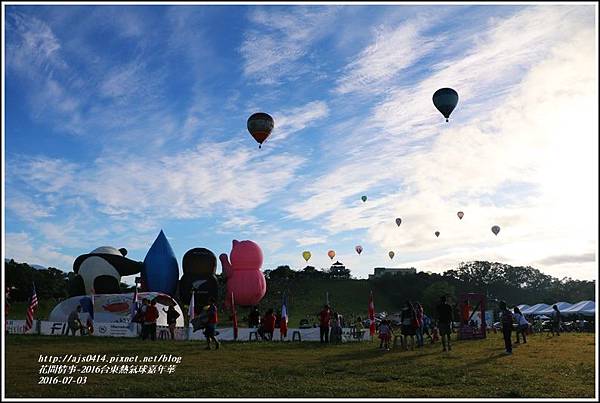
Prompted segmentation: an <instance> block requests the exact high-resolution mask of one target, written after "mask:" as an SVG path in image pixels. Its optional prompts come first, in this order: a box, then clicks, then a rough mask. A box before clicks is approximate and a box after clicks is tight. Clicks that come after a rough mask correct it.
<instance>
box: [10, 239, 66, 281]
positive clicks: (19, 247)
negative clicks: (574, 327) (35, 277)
mask: <svg viewBox="0 0 600 403" xmlns="http://www.w3.org/2000/svg"><path fill="white" fill-rule="evenodd" d="M5 245H6V246H5V256H6V258H7V259H14V260H15V261H17V262H26V263H29V264H40V265H42V266H45V267H56V268H57V269H61V270H63V271H66V272H68V271H71V267H72V266H73V261H74V260H75V257H73V256H69V255H65V254H63V253H60V252H58V250H57V248H56V247H54V246H50V245H45V244H42V243H39V242H37V241H36V240H35V239H33V237H32V236H31V235H29V234H28V233H26V232H18V233H14V232H7V233H6V235H5Z"/></svg>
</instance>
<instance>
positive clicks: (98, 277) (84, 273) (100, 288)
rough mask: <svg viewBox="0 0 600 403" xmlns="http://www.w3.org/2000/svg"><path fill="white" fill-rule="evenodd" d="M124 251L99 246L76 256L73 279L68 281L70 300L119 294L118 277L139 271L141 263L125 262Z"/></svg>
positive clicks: (119, 278)
mask: <svg viewBox="0 0 600 403" xmlns="http://www.w3.org/2000/svg"><path fill="white" fill-rule="evenodd" d="M126 255H127V249H125V248H121V249H117V248H113V247H112V246H101V247H99V248H96V249H94V250H93V251H91V252H90V253H86V254H84V255H81V256H78V257H77V259H75V262H73V271H74V272H75V276H73V277H72V278H71V280H69V285H68V288H69V296H71V297H74V296H78V295H90V294H119V293H120V292H121V289H120V287H119V283H120V282H121V276H130V275H133V274H137V273H140V272H141V271H142V262H136V261H134V260H131V259H128V258H126V257H125V256H126Z"/></svg>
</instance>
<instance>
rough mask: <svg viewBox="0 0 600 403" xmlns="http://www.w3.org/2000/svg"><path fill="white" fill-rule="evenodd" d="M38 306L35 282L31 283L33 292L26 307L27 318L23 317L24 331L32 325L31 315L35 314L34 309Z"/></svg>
mask: <svg viewBox="0 0 600 403" xmlns="http://www.w3.org/2000/svg"><path fill="white" fill-rule="evenodd" d="M37 307H38V299H37V294H36V293H35V283H34V284H33V293H32V294H31V298H30V299H29V308H27V318H26V319H25V332H28V331H29V329H31V327H32V326H33V316H34V315H35V311H36V310H37Z"/></svg>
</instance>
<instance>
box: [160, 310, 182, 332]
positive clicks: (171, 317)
mask: <svg viewBox="0 0 600 403" xmlns="http://www.w3.org/2000/svg"><path fill="white" fill-rule="evenodd" d="M163 312H165V313H166V314H167V325H169V332H170V333H171V340H175V325H176V323H177V318H178V317H179V312H177V311H176V310H175V307H174V306H173V305H171V306H169V309H168V310H165V308H163Z"/></svg>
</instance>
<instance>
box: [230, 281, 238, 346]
mask: <svg viewBox="0 0 600 403" xmlns="http://www.w3.org/2000/svg"><path fill="white" fill-rule="evenodd" d="M231 311H232V313H233V340H237V338H238V321H237V312H236V311H235V300H234V299H233V292H232V293H231Z"/></svg>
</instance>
